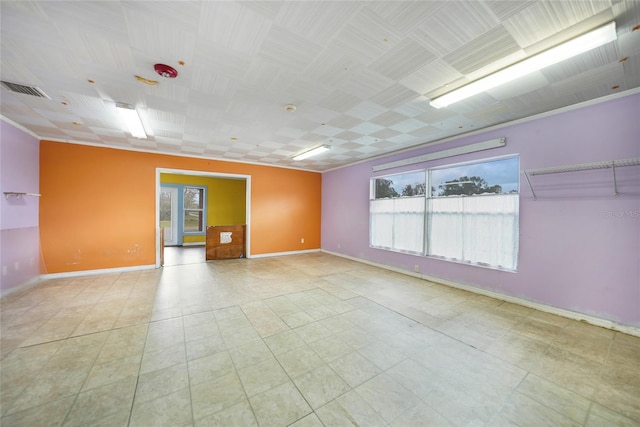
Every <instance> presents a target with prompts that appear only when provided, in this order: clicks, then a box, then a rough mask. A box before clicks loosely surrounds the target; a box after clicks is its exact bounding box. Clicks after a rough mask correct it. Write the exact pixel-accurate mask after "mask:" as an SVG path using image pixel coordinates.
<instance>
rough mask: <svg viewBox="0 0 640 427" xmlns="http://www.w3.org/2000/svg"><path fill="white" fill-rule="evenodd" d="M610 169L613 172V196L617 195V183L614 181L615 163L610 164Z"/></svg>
mask: <svg viewBox="0 0 640 427" xmlns="http://www.w3.org/2000/svg"><path fill="white" fill-rule="evenodd" d="M611 169H612V170H613V195H614V196H617V195H618V181H616V162H615V161H612V162H611Z"/></svg>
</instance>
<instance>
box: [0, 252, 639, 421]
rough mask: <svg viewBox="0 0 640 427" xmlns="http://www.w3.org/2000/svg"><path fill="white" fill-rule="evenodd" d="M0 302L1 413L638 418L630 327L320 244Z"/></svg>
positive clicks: (21, 417)
mask: <svg viewBox="0 0 640 427" xmlns="http://www.w3.org/2000/svg"><path fill="white" fill-rule="evenodd" d="M176 284H179V286H176ZM0 305H1V310H0V320H1V324H0V346H1V347H2V348H1V351H0V353H1V355H0V411H1V414H0V416H1V418H0V424H2V425H5V424H6V425H45V424H52V425H56V424H60V423H62V422H63V421H64V420H65V419H66V420H67V424H68V425H92V426H109V427H113V426H123V427H124V426H128V425H129V424H130V425H149V426H154V427H155V426H156V425H163V424H166V425H185V426H188V425H214V426H215V425H220V426H224V427H228V426H235V425H243V426H245V425H246V426H253V425H257V423H258V421H260V423H261V425H263V426H264V425H268V426H283V427H284V426H286V425H295V426H296V427H304V426H317V425H321V424H324V425H327V426H341V425H348V426H353V425H354V424H359V425H362V426H365V425H366V426H376V425H385V426H386V425H394V426H397V425H406V426H413V425H415V426H420V427H422V426H423V425H432V426H435V427H438V426H440V425H456V426H457V425H465V426H485V425H486V426H512V425H535V426H536V427H537V425H544V424H552V425H564V424H567V425H573V424H572V423H575V424H576V425H586V426H609V425H621V426H626V425H634V426H635V425H638V424H639V423H640V407H639V405H638V403H637V402H638V396H640V389H639V386H638V384H640V375H638V374H637V371H638V370H637V367H638V366H639V364H640V338H638V337H634V336H630V335H625V334H622V333H619V332H613V331H611V330H608V329H603V328H599V327H595V326H592V325H589V324H586V323H584V322H577V321H572V320H569V319H566V318H563V317H559V316H556V315H552V314H549V313H543V312H538V311H535V310H533V309H530V308H527V307H522V306H518V305H515V304H511V303H506V302H503V301H499V300H495V299H492V298H489V297H485V296H480V295H475V294H472V293H469V292H466V291H461V290H456V289H452V288H448V287H446V286H443V285H438V284H434V283H430V282H427V281H424V280H420V279H417V278H413V277H408V276H404V275H402V274H399V273H395V272H389V271H386V270H382V269H379V268H376V267H373V266H368V265H363V264H360V263H357V262H354V261H350V260H346V259H342V258H337V257H334V256H331V255H328V254H322V253H314V254H303V255H294V256H289V257H277V258H268V259H255V260H246V259H244V260H230V262H211V263H199V264H185V265H176V266H172V267H165V268H163V269H158V270H149V271H135V272H126V273H119V274H108V275H96V276H86V277H77V278H73V279H64V280H62V279H56V280H49V281H44V282H42V283H40V284H38V285H37V286H34V287H33V288H30V289H28V290H25V291H24V292H18V293H16V294H12V295H9V296H6V297H4V298H2V299H1V300H0ZM283 319H285V320H286V321H285V320H283ZM287 322H288V323H289V324H287ZM292 328H293V329H292ZM52 340H53V341H52ZM27 344H33V345H29V346H27ZM274 357H275V358H274ZM290 378H293V380H290ZM294 382H295V384H294ZM354 387H355V388H357V390H358V391H356V390H351V391H349V388H354ZM516 388H517V390H516ZM345 390H346V392H344V391H345ZM358 392H360V393H361V394H362V395H361V394H358ZM136 393H137V394H136ZM340 393H343V394H340ZM248 396H250V397H248ZM363 396H364V397H365V398H363ZM305 397H306V398H305ZM309 404H311V406H313V407H314V408H316V412H315V413H312V409H311V406H309ZM376 411H377V412H376ZM130 414H133V417H132V419H131V423H129V415H130ZM192 416H194V417H193V418H192ZM292 423H293V424H292ZM449 423H450V424H449Z"/></svg>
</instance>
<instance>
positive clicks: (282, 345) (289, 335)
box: [264, 330, 305, 355]
mask: <svg viewBox="0 0 640 427" xmlns="http://www.w3.org/2000/svg"><path fill="white" fill-rule="evenodd" d="M264 342H265V343H266V344H267V346H268V347H269V349H270V350H271V352H272V353H273V354H275V355H279V354H283V353H286V352H288V351H291V350H294V349H296V348H300V347H302V346H304V345H305V342H304V341H303V340H302V338H300V337H299V336H298V334H296V333H295V332H294V331H291V330H287V331H283V332H280V333H277V334H275V335H271V336H268V337H266V338H265V339H264Z"/></svg>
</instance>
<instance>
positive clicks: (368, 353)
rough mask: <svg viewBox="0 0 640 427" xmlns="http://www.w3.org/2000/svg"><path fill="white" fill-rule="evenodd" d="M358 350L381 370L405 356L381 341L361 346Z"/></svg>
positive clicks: (403, 358)
mask: <svg viewBox="0 0 640 427" xmlns="http://www.w3.org/2000/svg"><path fill="white" fill-rule="evenodd" d="M358 352H360V354H362V355H363V356H364V357H366V358H367V359H369V361H371V362H372V363H373V364H374V365H376V366H377V367H378V368H380V369H382V370H386V369H389V368H390V367H392V366H394V365H397V364H398V363H400V362H402V361H403V360H405V359H406V358H407V356H405V355H403V354H402V353H400V352H399V351H396V350H395V349H394V348H393V347H391V346H390V345H387V344H386V343H384V342H382V341H374V342H372V343H371V344H368V345H366V346H364V347H362V348H361V349H360V350H358Z"/></svg>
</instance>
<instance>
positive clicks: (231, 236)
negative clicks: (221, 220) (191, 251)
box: [206, 225, 246, 261]
mask: <svg viewBox="0 0 640 427" xmlns="http://www.w3.org/2000/svg"><path fill="white" fill-rule="evenodd" d="M244 234H245V226H244V225H215V226H211V227H207V241H206V253H207V255H206V259H207V261H208V260H213V259H230V258H244V257H245V256H246V255H245V252H244V242H245V236H244Z"/></svg>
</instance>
